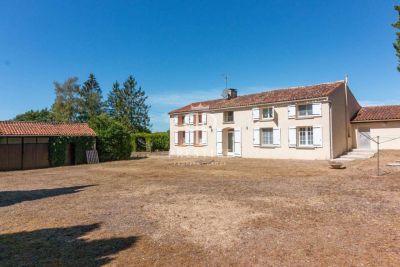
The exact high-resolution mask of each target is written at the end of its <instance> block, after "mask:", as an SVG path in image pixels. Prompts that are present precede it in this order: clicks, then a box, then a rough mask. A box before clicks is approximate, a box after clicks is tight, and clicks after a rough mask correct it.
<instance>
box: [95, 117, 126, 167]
mask: <svg viewBox="0 0 400 267" xmlns="http://www.w3.org/2000/svg"><path fill="white" fill-rule="evenodd" d="M89 126H90V127H91V128H92V129H93V130H94V131H95V132H96V135H97V138H96V148H97V151H98V153H99V159H100V161H101V162H104V161H112V160H124V159H129V158H130V156H131V151H132V145H131V136H130V133H129V130H128V128H127V127H126V126H124V125H123V124H122V123H120V122H118V121H117V120H115V119H113V118H111V117H110V116H108V115H105V114H102V115H99V116H97V117H94V118H92V119H90V121H89Z"/></svg>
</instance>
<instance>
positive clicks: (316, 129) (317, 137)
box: [313, 125, 322, 147]
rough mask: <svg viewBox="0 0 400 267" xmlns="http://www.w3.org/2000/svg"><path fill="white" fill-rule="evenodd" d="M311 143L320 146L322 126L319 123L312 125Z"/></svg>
mask: <svg viewBox="0 0 400 267" xmlns="http://www.w3.org/2000/svg"><path fill="white" fill-rule="evenodd" d="M313 144H314V146H316V147H322V127H321V126H319V125H315V126H313Z"/></svg>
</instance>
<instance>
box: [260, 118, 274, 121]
mask: <svg viewBox="0 0 400 267" xmlns="http://www.w3.org/2000/svg"><path fill="white" fill-rule="evenodd" d="M260 121H274V118H268V119H261V120H260Z"/></svg>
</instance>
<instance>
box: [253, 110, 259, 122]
mask: <svg viewBox="0 0 400 267" xmlns="http://www.w3.org/2000/svg"><path fill="white" fill-rule="evenodd" d="M251 114H252V117H253V121H258V120H260V108H253V109H252V110H251Z"/></svg>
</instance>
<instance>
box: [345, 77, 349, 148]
mask: <svg viewBox="0 0 400 267" xmlns="http://www.w3.org/2000/svg"><path fill="white" fill-rule="evenodd" d="M348 78H349V77H348V76H347V75H346V77H345V79H344V95H345V100H346V105H345V107H344V113H345V116H346V120H345V124H346V152H347V151H349V123H348V120H349V111H348V106H349V105H348V104H349V102H348V99H347V83H348Z"/></svg>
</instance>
